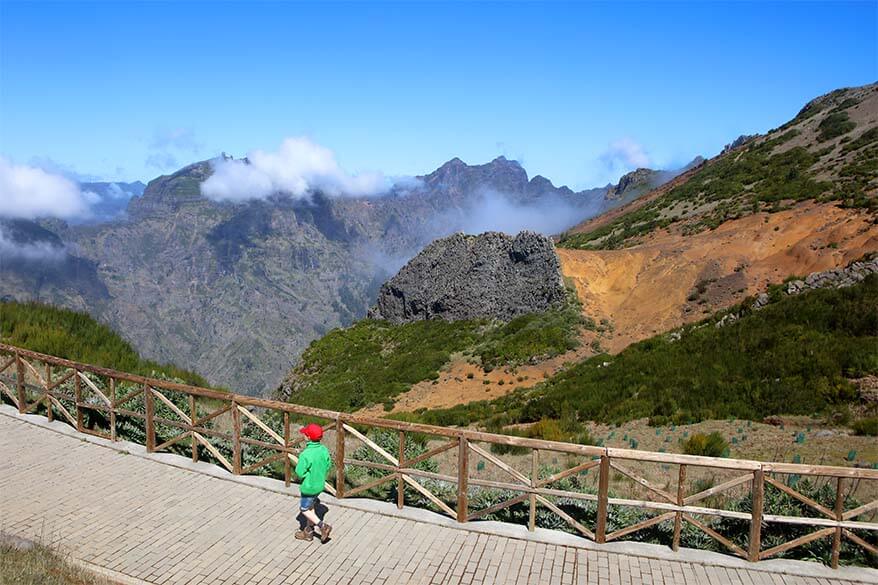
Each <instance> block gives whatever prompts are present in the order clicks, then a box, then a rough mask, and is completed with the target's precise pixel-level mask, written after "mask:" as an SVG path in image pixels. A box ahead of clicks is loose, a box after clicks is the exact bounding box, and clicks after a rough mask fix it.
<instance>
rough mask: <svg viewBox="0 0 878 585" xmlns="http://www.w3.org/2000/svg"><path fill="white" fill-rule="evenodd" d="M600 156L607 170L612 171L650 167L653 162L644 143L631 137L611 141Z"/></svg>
mask: <svg viewBox="0 0 878 585" xmlns="http://www.w3.org/2000/svg"><path fill="white" fill-rule="evenodd" d="M600 158H601V162H603V163H604V165H605V166H606V167H607V170H608V171H611V172H618V171H622V172H625V171H631V170H634V169H637V168H642V167H649V165H650V164H651V162H652V159H651V158H650V156H649V154H648V153H647V152H646V149H644V147H643V145H642V144H640V143H638V142H636V141H634V140H632V139H631V138H620V139H619V140H616V141H614V142H611V143H610V145H609V146H608V147H607V150H605V151H604V152H603V154H601V157H600Z"/></svg>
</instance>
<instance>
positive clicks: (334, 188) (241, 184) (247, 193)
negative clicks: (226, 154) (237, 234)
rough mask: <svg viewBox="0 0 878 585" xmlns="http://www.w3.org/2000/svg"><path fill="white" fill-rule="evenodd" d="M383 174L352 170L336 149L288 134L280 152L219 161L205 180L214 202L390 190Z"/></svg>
mask: <svg viewBox="0 0 878 585" xmlns="http://www.w3.org/2000/svg"><path fill="white" fill-rule="evenodd" d="M388 188H389V181H388V180H387V179H386V178H385V177H384V175H382V174H381V173H360V174H353V175H352V174H348V173H347V172H345V171H344V170H343V169H342V168H341V167H340V166H339V165H338V162H336V160H335V155H334V154H333V152H332V151H331V150H329V149H328V148H325V147H323V146H320V145H319V144H316V143H314V142H312V141H311V140H309V139H307V138H301V137H299V138H287V139H286V140H284V141H283V143H281V145H280V148H279V149H278V150H277V151H276V152H266V151H263V150H254V151H252V152H250V153H249V154H248V155H247V160H233V159H225V160H220V161H218V162H216V163H215V164H214V173H213V175H211V176H210V177H209V178H208V179H207V180H206V181H204V183H202V184H201V192H202V194H203V195H204V196H206V197H208V198H210V199H213V200H215V201H246V200H250V199H264V198H266V197H268V196H270V195H273V194H275V193H286V194H289V195H292V196H294V197H304V196H306V195H307V194H308V193H309V192H310V191H314V190H319V191H322V192H323V193H325V194H326V195H329V196H333V197H336V196H341V195H348V196H362V195H376V194H378V193H382V192H385V191H387V190H388Z"/></svg>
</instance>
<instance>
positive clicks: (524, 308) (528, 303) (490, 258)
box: [369, 232, 565, 323]
mask: <svg viewBox="0 0 878 585" xmlns="http://www.w3.org/2000/svg"><path fill="white" fill-rule="evenodd" d="M564 296H565V291H564V284H563V281H562V279H561V266H560V263H559V262H558V257H557V256H556V255H555V247H554V245H553V244H552V240H551V239H549V238H546V237H544V236H541V235H539V234H536V233H533V232H521V233H519V234H518V235H517V236H515V237H512V236H508V235H506V234H502V233H499V232H486V233H484V234H481V235H478V236H468V235H464V234H454V235H452V236H449V237H447V238H443V239H440V240H436V241H435V242H433V243H432V244H430V245H429V246H427V247H426V248H425V249H424V250H423V251H422V252H421V253H420V254H418V255H417V256H415V257H414V258H413V259H412V260H411V261H409V263H408V264H406V265H405V266H404V267H403V268H402V270H400V271H399V273H398V274H397V275H396V276H394V277H393V278H391V279H390V280H389V281H387V282H386V283H385V284H384V285H383V286H382V287H381V290H380V291H379V292H378V302H377V304H376V305H375V306H374V307H373V308H372V309H371V310H370V311H369V316H370V317H372V318H375V319H386V320H388V321H391V322H393V323H403V322H409V321H419V320H424V319H433V318H441V319H446V320H448V321H456V320H461V319H499V320H502V321H508V320H510V319H513V318H515V317H517V316H519V315H523V314H526V313H534V312H537V311H544V310H546V309H548V308H550V307H552V306H553V305H556V304H557V303H559V302H562V301H563V299H564Z"/></svg>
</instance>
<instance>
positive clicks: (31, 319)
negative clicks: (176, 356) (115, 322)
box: [0, 301, 208, 386]
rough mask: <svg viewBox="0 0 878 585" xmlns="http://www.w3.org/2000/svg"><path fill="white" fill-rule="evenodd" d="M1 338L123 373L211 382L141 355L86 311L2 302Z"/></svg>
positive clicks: (191, 382) (203, 384)
mask: <svg viewBox="0 0 878 585" xmlns="http://www.w3.org/2000/svg"><path fill="white" fill-rule="evenodd" d="M0 341H2V342H3V343H8V344H10V345H16V346H18V347H23V348H25V349H29V350H31V351H38V352H40V353H46V354H49V355H53V356H56V357H62V358H65V359H69V360H73V361H77V362H82V363H86V364H92V365H96V366H102V367H105V368H112V369H114V370H120V371H123V372H129V373H133V374H140V375H143V376H156V375H161V377H168V378H173V379H176V380H180V381H183V382H185V383H187V384H193V385H196V386H207V385H208V384H207V381H206V380H205V379H204V378H202V377H201V376H199V375H198V374H196V373H194V372H190V371H188V370H184V369H182V368H178V367H176V366H174V365H170V364H159V363H156V362H153V361H150V360H145V359H143V358H141V357H140V356H139V355H138V354H137V352H136V351H134V348H132V347H131V344H129V343H128V342H127V341H125V340H124V339H122V337H121V336H120V335H119V334H118V333H116V332H115V331H113V330H112V329H110V328H109V327H107V326H106V325H103V324H102V323H99V322H97V321H96V320H95V319H93V318H92V317H91V316H89V315H87V314H85V313H79V312H77V311H70V310H68V309H60V308H58V307H53V306H50V305H45V304H41V303H33V302H31V303H17V302H6V301H4V302H0Z"/></svg>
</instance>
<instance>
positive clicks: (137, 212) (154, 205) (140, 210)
mask: <svg viewBox="0 0 878 585" xmlns="http://www.w3.org/2000/svg"><path fill="white" fill-rule="evenodd" d="M212 173H213V167H212V165H211V161H208V160H203V161H200V162H197V163H193V164H191V165H188V166H185V167H183V168H182V169H180V170H179V171H177V172H175V173H172V174H170V175H162V176H161V177H157V178H155V179H153V180H152V181H150V182H149V184H148V185H147V186H146V189H144V190H143V195H141V196H140V197H132V198H131V201H130V202H129V203H128V214H129V215H130V216H131V217H132V218H138V217H144V216H147V215H155V214H160V213H167V212H173V211H176V210H177V209H179V208H180V206H182V205H185V204H187V203H192V202H195V201H200V200H203V197H202V196H201V183H202V182H203V181H204V180H205V179H207V178H208V177H209V176H210V175H211V174H212Z"/></svg>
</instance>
